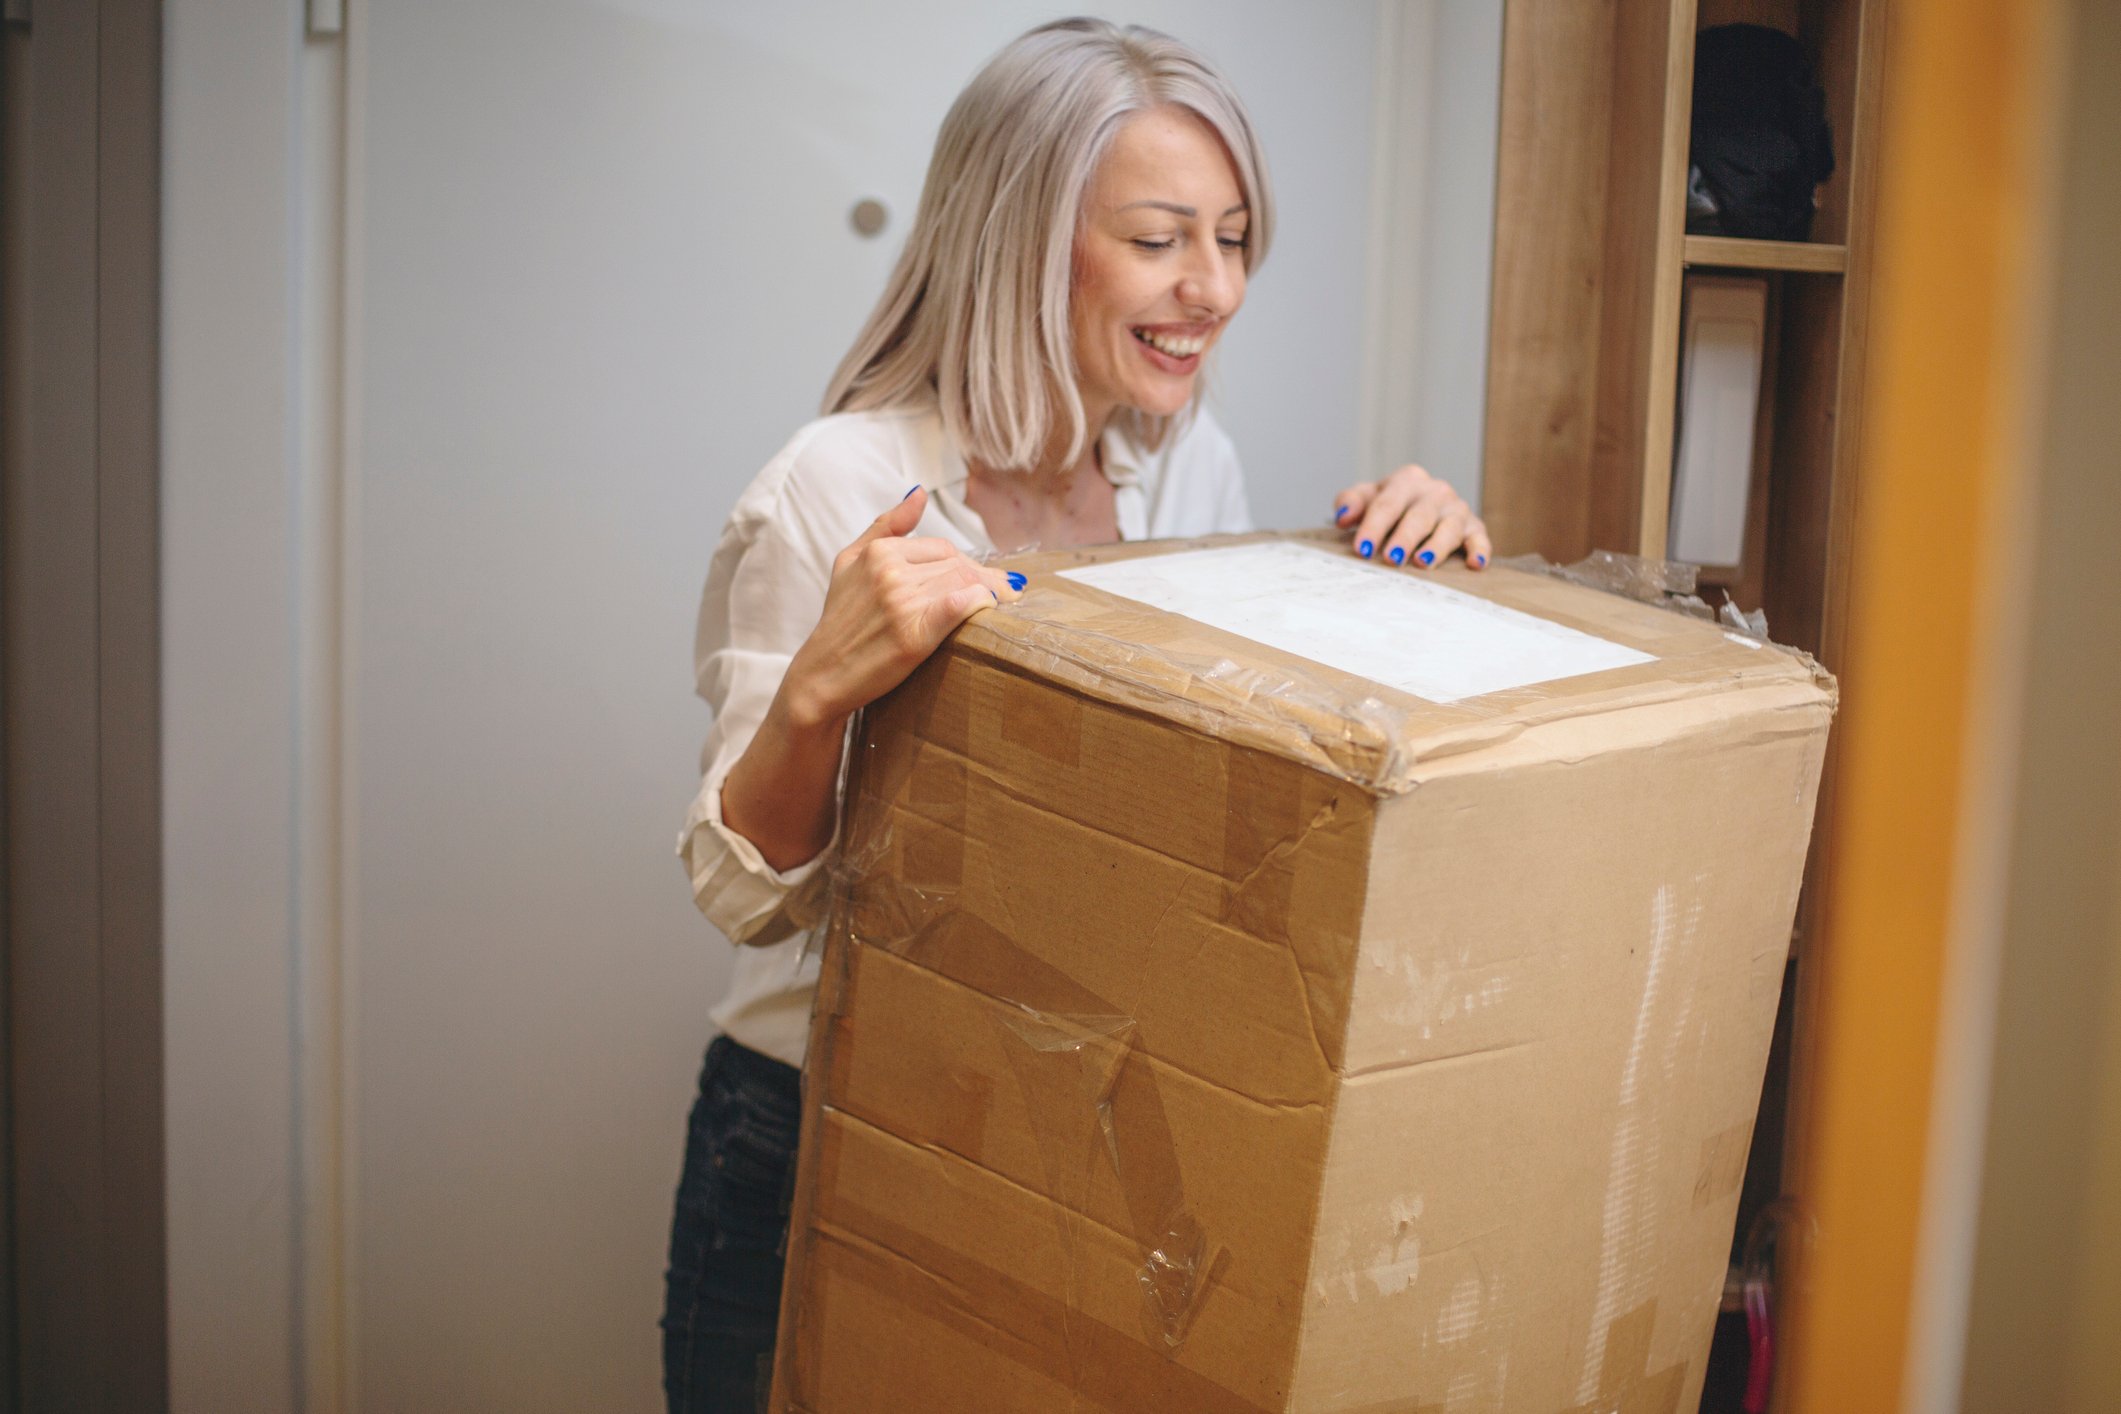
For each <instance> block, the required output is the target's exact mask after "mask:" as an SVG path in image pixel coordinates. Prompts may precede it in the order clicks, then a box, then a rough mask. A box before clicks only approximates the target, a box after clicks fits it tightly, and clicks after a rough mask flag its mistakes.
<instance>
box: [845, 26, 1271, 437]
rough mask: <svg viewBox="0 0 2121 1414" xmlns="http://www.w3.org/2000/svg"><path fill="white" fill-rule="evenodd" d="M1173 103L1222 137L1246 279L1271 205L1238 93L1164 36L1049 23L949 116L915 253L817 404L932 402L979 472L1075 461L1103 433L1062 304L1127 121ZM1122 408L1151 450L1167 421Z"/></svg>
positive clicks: (984, 72) (993, 63) (1013, 49)
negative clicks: (1061, 451) (1093, 183)
mask: <svg viewBox="0 0 2121 1414" xmlns="http://www.w3.org/2000/svg"><path fill="white" fill-rule="evenodd" d="M1164 104H1175V105H1177V106H1179V107H1181V108H1185V109H1188V110H1190V111H1191V112H1193V113H1195V114H1197V115H1198V116H1199V117H1200V118H1201V119H1202V121H1204V122H1206V123H1207V124H1208V126H1209V127H1210V128H1212V129H1214V131H1215V133H1216V134H1217V135H1218V136H1219V137H1220V138H1221V139H1222V144H1223V147H1224V148H1225V149H1226V150H1227V151H1228V153H1229V156H1230V161H1231V163H1232V165H1233V166H1234V167H1235V168H1236V170H1237V180H1238V185H1239V187H1240V188H1241V190H1242V192H1243V195H1244V200H1245V205H1246V206H1247V207H1248V208H1249V210H1250V215H1251V220H1250V229H1249V232H1248V234H1247V237H1246V243H1245V252H1244V265H1245V272H1246V274H1247V275H1249V274H1251V273H1252V272H1253V271H1254V270H1256V269H1257V268H1258V267H1259V264H1260V262H1261V261H1262V260H1264V259H1265V258H1266V254H1267V243H1268V240H1269V238H1270V237H1271V235H1272V233H1273V224H1274V223H1273V198H1272V196H1271V194H1270V193H1269V191H1268V187H1267V169H1266V163H1265V160H1264V159H1263V157H1262V156H1261V154H1260V150H1259V141H1258V139H1257V138H1256V137H1254V135H1253V132H1252V122H1251V119H1250V118H1248V117H1247V116H1246V114H1245V108H1244V104H1243V103H1241V102H1240V101H1239V100H1238V97H1237V94H1236V92H1235V91H1234V90H1233V89H1232V88H1231V87H1230V85H1229V82H1228V81H1227V80H1225V79H1224V78H1223V76H1222V75H1221V74H1220V73H1218V72H1216V70H1215V69H1214V67H1213V66H1212V65H1210V64H1209V63H1208V61H1207V60H1206V59H1203V58H1202V57H1201V56H1200V55H1199V54H1196V53H1195V52H1194V51H1193V50H1191V49H1189V48H1187V47H1186V46H1185V45H1183V44H1181V43H1179V41H1177V40H1175V39H1173V38H1171V36H1169V35H1167V34H1159V33H1158V32H1157V31H1155V30H1152V29H1144V28H1142V27H1140V26H1138V25H1128V26H1125V27H1121V26H1119V25H1114V24H1109V23H1107V22H1105V21H1103V20H1093V19H1068V20H1056V21H1054V22H1053V23H1052V24H1048V25H1041V26H1040V27H1039V28H1037V29H1034V30H1032V31H1031V32H1030V33H1028V34H1026V35H1023V36H1022V37H1021V38H1018V39H1016V40H1015V41H1013V42H1011V43H1010V44H1009V45H1008V47H1006V48H1005V49H1003V50H1002V51H1001V52H1000V53H999V54H997V55H995V56H994V58H992V59H991V60H989V61H988V62H987V66H986V67H985V68H983V69H981V70H980V71H979V73H978V74H977V75H976V76H975V77H974V78H973V80H972V82H971V83H970V84H969V85H967V86H966V88H965V91H964V92H963V93H962V94H959V95H958V99H957V102H956V103H954V104H952V105H951V108H950V113H949V116H947V117H945V118H944V119H943V126H942V131H941V132H940V133H938V134H937V136H936V140H935V156H934V157H933V159H931V160H930V162H929V164H928V179H927V182H926V184H925V185H924V186H923V187H922V189H921V202H920V208H919V210H918V211H917V212H916V213H915V215H914V218H913V229H912V230H911V231H910V232H909V233H908V235H907V237H906V248H905V250H904V252H903V253H901V254H900V256H899V260H898V265H897V268H895V269H894V270H893V271H892V272H891V279H890V282H889V283H888V284H887V285H886V286H885V287H884V295H883V298H882V299H881V300H879V301H878V302H877V306H876V309H875V311H874V312H873V313H872V314H871V315H870V316H869V320H868V322H867V323H866V324H864V325H863V326H862V331H861V333H860V334H859V335H858V336H856V338H855V341H854V347H853V348H851V349H849V350H848V351H847V356H846V357H845V358H844V359H842V360H841V361H840V366H839V369H838V371H837V372H835V373H834V374H833V375H832V384H831V386H830V387H829V388H827V389H826V392H825V406H824V410H825V411H826V412H827V413H834V412H855V411H861V410H864V409H869V408H883V407H896V406H900V405H903V404H907V403H912V402H917V401H922V400H925V399H927V398H930V397H933V398H935V399H936V401H937V402H938V403H939V404H940V405H941V409H942V416H943V427H944V429H945V431H946V432H947V434H948V435H949V437H950V438H951V440H952V441H953V442H954V443H955V444H956V445H957V447H958V449H959V450H960V451H961V452H963V453H964V455H965V456H966V457H968V458H969V459H971V460H972V461H974V462H977V463H978V464H980V465H982V466H986V467H988V468H991V469H994V470H1025V469H1029V468H1033V467H1036V466H1037V465H1038V464H1039V462H1040V460H1041V458H1042V457H1044V456H1046V455H1049V454H1050V451H1051V449H1052V448H1053V447H1054V445H1055V444H1056V443H1057V442H1064V443H1065V446H1066V452H1065V458H1066V460H1069V461H1072V460H1074V459H1075V458H1076V457H1077V456H1079V455H1081V453H1082V449H1083V445H1084V442H1085V441H1086V439H1087V438H1088V437H1089V436H1090V434H1091V431H1092V429H1090V428H1088V427H1086V426H1085V417H1084V413H1083V404H1082V399H1081V397H1080V396H1079V395H1078V394H1077V392H1076V378H1077V373H1076V363H1075V349H1074V343H1073V339H1072V337H1071V334H1070V329H1069V323H1068V300H1069V293H1070V288H1071V285H1072V275H1073V267H1074V259H1073V257H1074V251H1075V236H1076V228H1077V224H1078V222H1079V221H1080V219H1081V213H1082V203H1083V194H1084V192H1085V191H1086V190H1087V189H1088V187H1089V184H1090V178H1091V175H1092V174H1093V173H1094V172H1095V171H1096V170H1097V164H1098V162H1099V160H1100V159H1101V158H1102V157H1103V156H1104V154H1105V150H1106V149H1107V148H1108V147H1109V146H1110V145H1111V142H1112V138H1113V135H1114V134H1115V133H1116V132H1117V131H1118V130H1119V128H1120V125H1121V124H1122V123H1123V122H1125V121H1126V119H1127V118H1129V117H1130V116H1132V115H1133V114H1135V113H1139V112H1142V111H1144V110H1146V109H1150V108H1156V107H1160V106H1162V105H1164ZM1197 396H1198V395H1197V393H1196V397H1197ZM1189 411H1190V410H1189ZM1120 415H1121V416H1123V417H1128V418H1130V419H1131V422H1130V424H1129V426H1130V430H1131V431H1132V432H1133V433H1134V434H1135V436H1136V437H1137V438H1138V439H1139V440H1140V441H1142V442H1143V443H1144V444H1146V445H1148V446H1152V447H1154V446H1157V445H1159V444H1161V443H1162V441H1163V439H1164V437H1165V435H1166V434H1167V432H1168V431H1169V424H1170V423H1171V422H1172V421H1173V419H1171V418H1164V417H1150V416H1148V415H1146V414H1142V413H1138V412H1135V411H1133V410H1131V409H1128V410H1123V411H1122V412H1121V413H1120Z"/></svg>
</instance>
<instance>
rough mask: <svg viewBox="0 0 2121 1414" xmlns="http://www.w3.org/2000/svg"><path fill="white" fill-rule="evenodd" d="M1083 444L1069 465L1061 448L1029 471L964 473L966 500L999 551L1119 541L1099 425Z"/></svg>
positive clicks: (977, 468) (973, 468)
mask: <svg viewBox="0 0 2121 1414" xmlns="http://www.w3.org/2000/svg"><path fill="white" fill-rule="evenodd" d="M1091 426H1092V427H1093V428H1095V429H1096V431H1095V432H1094V433H1093V434H1092V435H1089V436H1086V437H1085V438H1084V439H1083V445H1082V447H1081V449H1080V450H1079V451H1078V452H1077V453H1076V455H1075V457H1074V458H1073V459H1072V460H1071V459H1069V458H1068V457H1067V456H1066V455H1065V454H1066V451H1067V449H1066V447H1065V446H1061V447H1057V448H1056V449H1055V451H1054V454H1053V456H1051V457H1050V458H1041V459H1040V462H1039V465H1038V466H1037V467H1035V468H1033V469H1031V470H1028V471H991V470H989V469H987V468H985V467H982V466H979V465H977V464H974V465H972V466H969V467H968V468H967V472H968V473H969V481H968V484H967V487H966V495H965V501H966V504H967V505H969V506H971V507H972V509H973V510H974V511H976V512H978V513H979V517H980V519H981V520H982V521H983V522H985V524H986V526H987V536H988V538H989V539H990V540H992V541H993V542H994V544H995V547H996V548H997V549H1000V550H1015V549H1021V548H1024V547H1027V546H1032V545H1036V546H1039V547H1040V548H1043V549H1048V550H1057V549H1063V548H1069V547H1073V546H1076V545H1094V544H1104V543H1107V542H1109V541H1113V540H1117V539H1118V538H1119V525H1118V517H1117V510H1116V506H1115V503H1114V500H1113V495H1112V485H1111V483H1110V482H1108V481H1107V480H1105V475H1104V465H1103V460H1102V453H1101V451H1100V443H1101V441H1102V432H1103V424H1102V423H1101V422H1097V423H1092V424H1091Z"/></svg>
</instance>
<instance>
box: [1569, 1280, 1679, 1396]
mask: <svg viewBox="0 0 2121 1414" xmlns="http://www.w3.org/2000/svg"><path fill="white" fill-rule="evenodd" d="M1656 1327H1657V1303H1656V1301H1655V1300H1650V1301H1645V1302H1644V1303H1643V1304H1642V1305H1640V1306H1637V1307H1636V1308H1635V1309H1634V1310H1632V1311H1630V1312H1628V1313H1627V1314H1626V1315H1624V1316H1620V1317H1618V1318H1616V1319H1615V1320H1614V1322H1613V1324H1612V1325H1611V1326H1609V1327H1607V1328H1606V1337H1605V1360H1604V1363H1603V1364H1602V1365H1600V1367H1599V1374H1598V1397H1597V1398H1596V1399H1593V1400H1592V1401H1591V1402H1590V1403H1588V1404H1578V1405H1575V1406H1574V1407H1572V1408H1570V1409H1567V1410H1565V1411H1563V1414H1679V1396H1680V1393H1681V1392H1682V1391H1683V1390H1684V1389H1685V1388H1686V1373H1687V1367H1686V1362H1685V1361H1681V1362H1680V1363H1678V1364H1676V1365H1667V1366H1665V1367H1664V1368H1663V1369H1662V1370H1658V1371H1656V1372H1655V1373H1652V1372H1651V1370H1650V1336H1651V1333H1652V1332H1653V1331H1655V1329H1656Z"/></svg>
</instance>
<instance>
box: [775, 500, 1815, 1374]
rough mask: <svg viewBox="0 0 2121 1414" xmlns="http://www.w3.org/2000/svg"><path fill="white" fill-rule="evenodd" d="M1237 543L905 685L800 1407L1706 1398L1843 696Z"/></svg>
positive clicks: (1598, 624)
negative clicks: (1827, 748) (1825, 764)
mask: <svg viewBox="0 0 2121 1414" xmlns="http://www.w3.org/2000/svg"><path fill="white" fill-rule="evenodd" d="M1202 543H1204V542H1202ZM1202 543H1196V544H1195V545H1189V546H1174V545H1168V544H1166V545H1137V546H1128V547H1114V548H1112V549H1109V550H1105V551H1100V552H1090V553H1085V554H1079V555H1046V556H1038V557H1032V558H1029V559H1026V560H1022V561H1018V562H1016V563H1018V564H1019V565H1020V566H1021V567H1022V568H1025V569H1027V570H1028V571H1030V573H1031V589H1030V592H1029V593H1028V594H1027V596H1026V597H1025V598H1024V600H1023V601H1022V603H1021V604H1019V605H1015V606H1011V607H1010V608H1008V609H1004V610H999V611H994V612H989V613H986V614H982V615H980V616H978V617H977V618H975V619H974V620H973V621H972V622H971V623H969V624H968V625H967V626H966V627H965V628H964V629H963V630H961V631H960V632H959V633H958V634H957V636H956V637H955V638H954V640H953V641H952V642H951V643H949V644H948V645H947V646H946V647H945V648H944V650H943V651H942V652H940V653H938V654H937V655H936V656H935V658H934V659H933V660H932V661H931V662H930V663H928V664H927V666H925V667H924V668H923V669H922V670H921V671H920V672H919V673H917V674H916V675H915V676H914V677H913V678H912V679H911V680H910V681H908V682H907V684H906V685H905V686H904V688H903V689H902V690H900V691H899V692H897V693H895V694H893V695H892V696H891V697H890V698H888V699H887V700H885V701H884V702H882V703H880V704H878V705H877V706H876V707H875V708H873V709H871V710H870V712H869V713H868V714H867V715H866V718H865V720H864V723H863V725H862V727H861V729H860V731H859V733H858V736H857V740H856V748H855V751H854V752H853V764H852V768H851V771H852V773H851V776H850V784H849V796H848V800H849V804H848V809H847V815H846V819H845V822H844V826H843V829H844V836H843V839H844V865H843V872H842V878H841V883H840V887H839V889H838V898H837V901H836V903H835V912H834V918H833V922H832V925H831V928H830V935H829V942H828V944H827V952H826V958H825V978H824V981H823V984H822V986H821V990H820V997H819V1003H818V1010H817V1014H816V1019H815V1023H814V1030H813V1034H812V1043H811V1044H812V1051H811V1063H810V1066H809V1069H808V1073H807V1082H806V1084H807V1098H806V1108H807V1113H806V1118H805V1124H806V1129H805V1133H804V1139H803V1146H804V1147H803V1153H802V1158H801V1163H800V1171H799V1173H800V1176H799V1181H798V1188H797V1196H796V1213H795V1221H794V1226H793V1229H792V1231H791V1238H790V1250H789V1268H788V1280H787V1286H786V1293H785V1296H784V1298H783V1304H782V1325H781V1358H780V1361H779V1366H778V1371H777V1383H776V1386H775V1398H776V1406H775V1407H776V1408H781V1409H791V1410H803V1411H811V1412H812V1414H842V1412H843V1411H896V1410H920V1411H943V1410H966V1411H973V1410H977V1411H981V1412H982V1414H993V1411H1002V1410H1039V1411H1043V1410H1092V1409H1096V1410H1150V1411H1206V1410H1318V1411H1324V1410H1343V1411H1365V1414H1369V1412H1370V1411H1384V1410H1408V1411H1416V1410H1423V1411H1426V1410H1437V1411H1456V1410H1522V1411H1537V1414H1556V1411H1563V1410H1583V1411H1592V1410H1599V1411H1627V1414H1638V1412H1647V1414H1673V1411H1678V1410H1683V1409H1684V1410H1691V1409H1692V1408H1693V1407H1694V1406H1695V1404H1696V1403H1697V1402H1698V1400H1699V1396H1700V1389H1701V1382H1702V1375H1703V1365H1704V1361H1705V1358H1706V1355H1707V1351H1708V1345H1709V1338H1710V1332H1711V1327H1712V1325H1713V1322H1714V1319H1715V1312H1716V1309H1717V1303H1718V1298H1719V1295H1720V1293H1721V1290H1722V1286H1723V1276H1724V1270H1725V1265H1726V1261H1727V1257H1728V1250H1729V1246H1730V1242H1731V1235H1732V1226H1733V1222H1734V1217H1735V1211H1736V1204H1737V1197H1738V1188H1739V1182H1740V1179H1741V1177H1742V1175H1743V1171H1744V1165H1745V1159H1746V1152H1747V1146H1748V1141H1749V1137H1750V1134H1751V1130H1752V1122H1753V1116H1754V1112H1755V1109H1756V1106H1757V1104H1758V1100H1759V1095H1760V1084H1761V1076H1762V1071H1763V1068H1764V1066H1765V1064H1766V1059H1767V1052H1768V1041H1769V1034H1770V1031H1771V1029H1772V1027H1773V1023H1774V1016H1775V1007H1776V1003H1777V999H1778V997H1779V995H1780V992H1781V983H1782V974H1783V963H1784V958H1785V954H1786V951H1787V948H1788V943H1789V937H1790V929H1791V924H1792V919H1793V916H1794V913H1795V908H1796V902H1797V890H1798V882H1799V878H1800V875H1801V873H1802V869H1803V862H1804V855H1805V846H1806V841H1807V837H1808V835H1809V833H1810V829H1811V823H1812V808H1813V802H1814V798H1815V794H1816V788H1817V785H1818V781H1819V771H1820V759H1821V753H1822V750H1823V748H1824V745H1825V739H1826V731H1827V724H1828V719H1829V717H1830V716H1831V714H1832V711H1833V706H1834V688H1833V684H1832V682H1831V680H1830V679H1829V678H1827V677H1826V676H1825V675H1824V674H1823V673H1822V672H1820V671H1819V669H1818V668H1817V667H1815V666H1814V665H1813V664H1812V663H1811V662H1810V661H1809V660H1808V659H1805V658H1803V657H1802V656H1801V655H1798V654H1795V653H1792V652H1789V651H1786V650H1783V649H1780V648H1776V647H1773V646H1768V645H1764V644H1762V643H1759V642H1757V641H1755V640H1753V639H1750V638H1748V637H1745V636H1743V635H1740V634H1736V633H1730V632H1726V631H1725V630H1723V629H1721V628H1719V627H1718V626H1717V625H1715V624H1713V623H1707V622H1702V621H1699V620H1696V619H1690V618H1687V617H1685V616H1682V615H1679V614H1674V613H1671V612H1668V611H1666V610H1664V609H1660V608H1656V607H1651V606H1648V605H1645V604H1640V603H1636V602H1632V601H1630V600H1627V599H1624V598H1621V597H1618V596H1614V595H1609V594H1603V593H1599V592H1595V591H1593V590H1589V589H1584V588H1579V587H1577V586H1574V585H1571V584H1567V583H1563V582H1561V581H1559V580H1557V579H1553V578H1549V577H1544V576H1540V575H1535V574H1526V573H1517V572H1513V571H1509V570H1493V571H1490V572H1488V573H1486V574H1481V575H1475V574H1471V573H1469V572H1465V571H1463V570H1459V569H1455V568H1453V569H1445V570H1442V571H1438V572H1435V573H1433V574H1429V575H1421V576H1417V575H1413V574H1409V573H1406V572H1401V571H1395V570H1392V569H1389V568H1384V567H1379V566H1374V565H1367V564H1363V563H1361V562H1358V561H1356V560H1354V559H1352V558H1351V557H1349V556H1347V555H1346V554H1345V552H1344V551H1342V552H1335V551H1333V550H1330V549H1328V548H1326V547H1324V546H1322V545H1319V544H1315V543H1314V544H1307V543H1301V542H1290V541H1285V540H1276V539H1273V538H1261V537H1248V538H1245V539H1243V540H1239V541H1221V542H1214V543H1213V544H1212V545H1210V546H1209V547H1208V548H1205V549H1203V548H1201V544H1202ZM1157 605H1163V606H1165V607H1161V608H1160V607H1156V606H1157ZM1173 610H1175V611H1176V612H1174V611H1173ZM1218 624H1221V625H1224V626H1223V627H1218V626H1217V625H1218ZM1232 628H1240V629H1242V630H1243V631H1244V634H1245V635H1249V637H1248V636H1240V634H1238V633H1236V632H1232V631H1231V629H1232ZM1255 640H1264V641H1255ZM1351 669H1353V671H1351Z"/></svg>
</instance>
